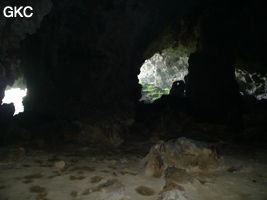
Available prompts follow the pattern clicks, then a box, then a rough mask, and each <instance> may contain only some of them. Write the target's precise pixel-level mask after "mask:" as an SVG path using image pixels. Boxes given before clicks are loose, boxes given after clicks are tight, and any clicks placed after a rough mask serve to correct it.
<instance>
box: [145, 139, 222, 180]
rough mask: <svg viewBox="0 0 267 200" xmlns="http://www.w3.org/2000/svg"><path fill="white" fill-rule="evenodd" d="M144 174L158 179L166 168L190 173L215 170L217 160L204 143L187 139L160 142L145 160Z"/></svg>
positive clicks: (212, 151)
mask: <svg viewBox="0 0 267 200" xmlns="http://www.w3.org/2000/svg"><path fill="white" fill-rule="evenodd" d="M145 161H146V164H145V165H146V174H148V175H152V176H155V177H160V176H161V175H162V174H163V172H164V171H165V170H166V169H167V168H168V167H175V168H178V169H184V170H186V171H188V172H190V171H206V170H207V171H208V170H209V169H213V168H216V166H217V165H218V161H219V158H218V156H217V154H216V152H215V151H214V150H212V149H210V148H208V146H207V145H206V144H204V143H201V142H197V141H193V140H190V139H187V138H183V137H181V138H178V139H176V140H170V141H167V142H160V143H158V144H156V145H155V146H153V147H152V148H151V150H150V152H149V154H148V155H147V156H146V158H145Z"/></svg>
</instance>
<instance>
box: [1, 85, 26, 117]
mask: <svg viewBox="0 0 267 200" xmlns="http://www.w3.org/2000/svg"><path fill="white" fill-rule="evenodd" d="M26 95H27V89H26V88H25V89H20V88H10V89H7V90H6V91H5V97H4V99H3V100H2V104H10V103H13V104H14V107H15V113H14V115H17V114H18V113H21V112H24V106H23V103H22V102H23V98H24V97H26Z"/></svg>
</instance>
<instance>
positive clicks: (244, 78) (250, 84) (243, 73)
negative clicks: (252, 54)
mask: <svg viewBox="0 0 267 200" xmlns="http://www.w3.org/2000/svg"><path fill="white" fill-rule="evenodd" d="M235 75H236V80H237V83H238V85H239V88H240V93H241V94H242V95H252V96H254V97H255V98H256V99H257V100H262V99H267V74H262V73H258V72H253V73H252V72H249V71H247V70H245V69H242V68H236V70H235Z"/></svg>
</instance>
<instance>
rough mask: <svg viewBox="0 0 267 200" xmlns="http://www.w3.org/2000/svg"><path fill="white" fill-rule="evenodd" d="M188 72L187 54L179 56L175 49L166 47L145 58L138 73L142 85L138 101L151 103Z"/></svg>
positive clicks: (167, 91)
mask: <svg viewBox="0 0 267 200" xmlns="http://www.w3.org/2000/svg"><path fill="white" fill-rule="evenodd" d="M187 74H188V56H184V55H183V56H181V55H180V54H179V53H178V51H177V50H176V49H173V48H168V49H165V50H163V51H162V52H158V53H156V54H154V55H153V56H152V57H151V58H149V59H147V60H146V61H145V62H144V64H143V65H142V67H141V69H140V74H139V75H138V80H139V84H140V85H142V97H141V99H140V101H143V102H145V103H153V102H154V101H155V100H157V99H159V98H161V96H162V95H168V94H169V93H170V90H171V87H172V85H173V83H174V82H176V81H184V78H185V76H186V75H187Z"/></svg>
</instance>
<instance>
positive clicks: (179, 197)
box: [158, 190, 189, 200]
mask: <svg viewBox="0 0 267 200" xmlns="http://www.w3.org/2000/svg"><path fill="white" fill-rule="evenodd" d="M184 194H185V193H184V192H181V191H179V190H171V191H169V192H165V193H163V194H162V195H161V196H160V197H159V198H158V200H189V198H187V197H186V196H185V195H184Z"/></svg>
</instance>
